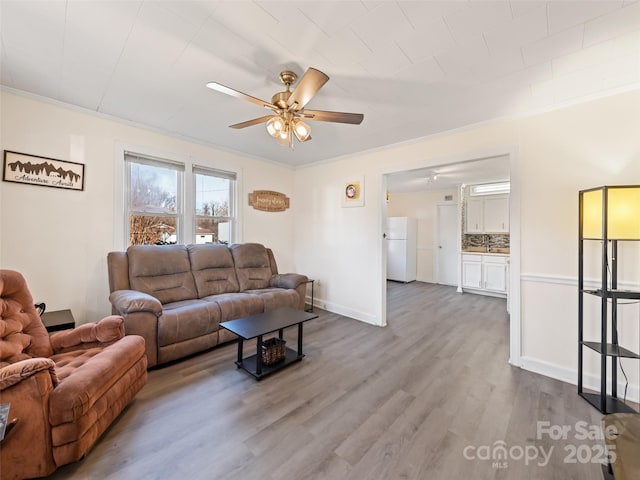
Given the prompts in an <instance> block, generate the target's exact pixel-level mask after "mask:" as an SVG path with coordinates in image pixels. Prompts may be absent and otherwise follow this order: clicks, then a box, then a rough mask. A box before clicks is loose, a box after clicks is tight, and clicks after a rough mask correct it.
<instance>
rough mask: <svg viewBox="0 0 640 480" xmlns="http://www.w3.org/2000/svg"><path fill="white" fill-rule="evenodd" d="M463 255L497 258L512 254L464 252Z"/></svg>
mask: <svg viewBox="0 0 640 480" xmlns="http://www.w3.org/2000/svg"><path fill="white" fill-rule="evenodd" d="M462 254H463V255H494V256H497V257H508V256H510V255H511V254H509V253H498V252H468V251H466V250H463V251H462Z"/></svg>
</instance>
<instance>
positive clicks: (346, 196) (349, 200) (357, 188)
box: [342, 177, 364, 207]
mask: <svg viewBox="0 0 640 480" xmlns="http://www.w3.org/2000/svg"><path fill="white" fill-rule="evenodd" d="M342 206H343V207H362V206H364V178H363V177H359V178H353V179H351V180H349V181H347V182H345V183H344V186H343V187H342Z"/></svg>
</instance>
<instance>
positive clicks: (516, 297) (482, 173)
mask: <svg viewBox="0 0 640 480" xmlns="http://www.w3.org/2000/svg"><path fill="white" fill-rule="evenodd" d="M483 153H484V154H483V155H477V156H475V158H473V157H471V158H470V156H469V155H465V156H464V157H458V158H457V159H454V158H452V159H449V162H450V163H446V161H445V162H444V163H440V164H433V165H428V162H424V163H423V164H422V165H419V166H417V165H415V164H414V165H413V166H412V168H409V167H405V168H404V169H403V168H396V169H393V168H389V169H387V170H386V171H383V172H381V175H382V182H381V184H382V186H383V188H384V191H385V193H386V195H385V198H386V201H385V203H383V205H382V209H381V216H382V221H381V224H384V218H385V217H386V216H387V214H388V212H389V204H393V199H394V197H396V195H395V194H394V192H398V190H395V191H394V188H395V187H397V186H398V184H399V183H402V184H405V185H406V186H407V187H409V188H411V187H412V186H413V187H415V186H416V184H417V183H420V184H421V188H422V189H423V190H424V188H425V184H426V188H427V189H431V191H432V192H433V191H437V190H438V189H441V185H442V183H441V182H440V180H441V179H446V180H447V181H448V182H449V185H450V186H451V188H456V195H455V197H454V198H456V199H457V200H458V202H460V203H459V205H460V208H459V210H458V212H457V215H456V216H457V218H458V219H459V220H458V221H459V222H460V224H459V225H458V228H457V229H458V236H459V237H460V238H459V241H460V243H459V244H458V245H457V247H456V255H457V257H458V258H457V267H456V270H457V273H456V275H457V276H458V277H459V276H460V272H461V269H462V263H461V259H462V257H461V255H459V253H460V251H461V250H460V246H461V243H462V235H461V228H462V225H461V219H462V215H463V208H464V206H463V203H462V202H463V201H464V199H463V198H460V197H461V196H462V195H461V186H462V185H468V184H479V183H492V182H495V181H499V180H500V179H502V180H506V181H509V182H510V183H511V194H510V213H509V218H510V222H509V223H510V233H509V235H510V249H511V254H510V268H509V272H510V275H509V278H508V302H509V306H510V308H509V314H510V316H509V336H510V351H509V363H510V364H512V365H514V366H520V362H521V357H520V355H521V342H520V335H521V324H520V321H521V319H520V282H519V278H520V188H519V185H520V173H519V163H518V160H517V157H516V153H515V152H513V151H509V150H506V151H505V150H504V149H499V150H496V151H495V153H494V154H489V155H487V151H485V152H483ZM436 177H437V181H433V180H434V179H435V178H436ZM425 179H426V180H425ZM429 179H431V180H432V181H431V182H429ZM407 191H413V192H416V191H417V190H416V189H415V188H414V189H413V190H407ZM440 193H441V194H442V193H443V192H442V191H441V192H440ZM447 197H448V198H445V199H443V198H442V197H440V200H439V202H441V203H447V202H446V201H445V202H443V200H451V198H449V197H450V196H449V195H447ZM403 203H404V204H405V205H409V206H411V205H415V202H412V201H411V200H409V199H406V198H405V199H404V200H403ZM451 203H454V202H451ZM430 208H431V210H430V211H431V212H432V213H431V214H430V216H431V217H432V220H431V222H432V225H433V226H432V228H433V231H434V232H433V233H430V236H431V239H432V242H433V247H434V251H433V255H429V257H430V258H431V259H432V262H433V263H432V264H431V265H428V267H429V268H428V275H429V276H430V277H431V278H432V279H431V280H427V279H423V280H422V281H426V282H433V283H440V282H441V281H442V283H443V284H448V282H451V278H449V279H448V280H445V279H442V280H441V279H440V270H441V267H440V265H439V261H440V256H439V254H438V253H437V252H436V251H435V250H440V249H439V248H437V247H438V246H439V245H440V244H439V243H438V242H439V236H437V235H436V234H435V230H436V228H437V227H438V223H439V220H438V218H436V217H437V216H438V213H437V210H436V208H435V207H434V206H432V207H430ZM393 215H405V214H404V213H398V212H397V211H394V212H393ZM408 216H411V215H408ZM419 230H420V228H419ZM381 243H382V242H381ZM380 248H381V249H382V244H381V246H380ZM382 260H383V264H382V285H381V287H382V292H381V293H382V297H383V298H382V305H381V306H382V310H381V324H382V325H386V324H387V312H386V305H387V301H386V295H387V292H386V290H387V288H386V265H385V264H386V255H385V252H382ZM420 264H421V263H420V261H419V262H418V265H419V272H420ZM422 265H423V267H424V266H425V264H424V262H423V263H422ZM423 271H425V270H424V269H423ZM436 271H437V272H438V274H437V275H436ZM445 271H446V270H445ZM419 280H421V279H419ZM445 282H447V283H445ZM453 284H454V285H455V282H453ZM458 292H462V290H461V289H460V285H458Z"/></svg>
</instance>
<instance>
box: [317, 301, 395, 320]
mask: <svg viewBox="0 0 640 480" xmlns="http://www.w3.org/2000/svg"><path fill="white" fill-rule="evenodd" d="M310 301H311V298H310V297H307V303H309V302H310ZM313 306H314V307H318V308H321V309H323V310H326V311H328V312H331V313H336V314H338V315H343V316H345V317H350V318H353V319H355V320H360V321H361V322H364V323H368V324H369V325H374V326H376V327H381V326H383V325H380V323H379V322H378V319H377V318H376V316H375V315H371V314H370V313H365V312H361V311H359V310H354V309H353V308H349V307H345V306H344V305H340V304H337V303H332V302H327V301H326V300H324V299H322V298H317V297H316V298H314V301H313Z"/></svg>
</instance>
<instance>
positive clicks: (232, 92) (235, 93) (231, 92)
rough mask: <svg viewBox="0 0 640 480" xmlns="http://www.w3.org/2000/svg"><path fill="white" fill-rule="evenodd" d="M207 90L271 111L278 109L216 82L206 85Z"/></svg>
mask: <svg viewBox="0 0 640 480" xmlns="http://www.w3.org/2000/svg"><path fill="white" fill-rule="evenodd" d="M207 88H210V89H211V90H216V91H218V92H221V93H225V94H227V95H231V96H232V97H236V98H241V99H243V100H247V101H248V102H251V103H255V104H256V105H259V106H260V107H264V108H270V109H272V110H278V107H276V106H275V105H274V104H273V103H269V102H265V101H264V100H260V99H259V98H256V97H252V96H251V95H247V94H246V93H242V92H239V91H238V90H234V89H233V88H229V87H227V86H225V85H222V84H221V83H218V82H209V83H207Z"/></svg>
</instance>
